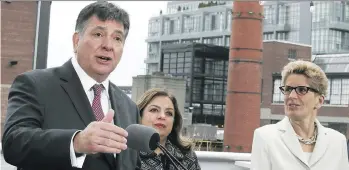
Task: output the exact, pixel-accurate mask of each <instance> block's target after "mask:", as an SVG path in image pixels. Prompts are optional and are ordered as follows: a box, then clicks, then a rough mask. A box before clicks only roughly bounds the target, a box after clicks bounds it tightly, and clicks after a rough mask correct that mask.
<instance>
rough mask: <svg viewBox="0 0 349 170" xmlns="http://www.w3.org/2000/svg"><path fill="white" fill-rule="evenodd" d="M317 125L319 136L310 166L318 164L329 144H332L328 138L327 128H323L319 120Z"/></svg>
mask: <svg viewBox="0 0 349 170" xmlns="http://www.w3.org/2000/svg"><path fill="white" fill-rule="evenodd" d="M316 124H317V127H318V136H317V139H316V144H315V147H314V151H313V154H312V155H311V158H310V161H309V166H312V165H314V164H315V163H316V162H318V161H319V160H320V159H321V157H322V156H323V155H324V154H325V152H326V150H327V147H328V144H329V142H330V139H329V138H328V136H327V130H326V128H325V127H323V126H322V125H321V124H320V122H319V121H318V120H316Z"/></svg>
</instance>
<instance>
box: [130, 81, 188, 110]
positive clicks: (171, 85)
mask: <svg viewBox="0 0 349 170" xmlns="http://www.w3.org/2000/svg"><path fill="white" fill-rule="evenodd" d="M185 86H186V82H185V80H184V79H181V78H176V77H170V76H162V75H139V76H137V77H133V81H132V100H133V101H134V102H136V101H137V100H138V99H139V98H140V96H141V95H143V93H144V92H145V91H147V90H149V89H151V88H165V89H167V90H168V91H169V92H170V93H172V94H174V96H175V97H176V99H177V102H178V107H179V110H180V112H181V113H182V114H184V104H185V89H186V87H185Z"/></svg>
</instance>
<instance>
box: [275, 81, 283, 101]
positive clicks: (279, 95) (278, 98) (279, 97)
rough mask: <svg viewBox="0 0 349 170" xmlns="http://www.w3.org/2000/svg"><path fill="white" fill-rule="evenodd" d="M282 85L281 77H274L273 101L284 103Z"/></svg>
mask: <svg viewBox="0 0 349 170" xmlns="http://www.w3.org/2000/svg"><path fill="white" fill-rule="evenodd" d="M280 86H281V79H280V78H278V79H274V86H273V103H283V102H284V95H283V94H282V93H281V91H280V89H279V87H280Z"/></svg>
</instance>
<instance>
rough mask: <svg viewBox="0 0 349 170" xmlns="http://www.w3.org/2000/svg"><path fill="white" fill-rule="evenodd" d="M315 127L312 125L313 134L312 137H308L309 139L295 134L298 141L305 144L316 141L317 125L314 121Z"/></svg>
mask: <svg viewBox="0 0 349 170" xmlns="http://www.w3.org/2000/svg"><path fill="white" fill-rule="evenodd" d="M314 125H315V127H314V135H313V136H312V137H310V138H309V139H304V138H302V137H300V136H299V135H297V134H296V135H297V137H298V140H299V142H302V143H303V144H305V145H312V144H314V143H316V139H317V125H316V123H314Z"/></svg>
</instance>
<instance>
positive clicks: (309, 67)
mask: <svg viewBox="0 0 349 170" xmlns="http://www.w3.org/2000/svg"><path fill="white" fill-rule="evenodd" d="M291 74H300V75H304V76H305V77H307V78H308V83H309V85H310V87H312V88H314V89H316V90H318V91H319V93H320V94H321V95H323V96H326V95H327V87H328V79H327V76H326V74H325V72H324V71H323V70H322V69H321V68H320V67H319V66H318V65H316V64H314V63H312V62H310V61H303V60H296V61H291V62H289V63H288V64H287V65H285V66H284V68H283V70H282V72H281V76H282V83H283V84H284V85H285V83H286V80H287V78H288V76H289V75H291Z"/></svg>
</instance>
